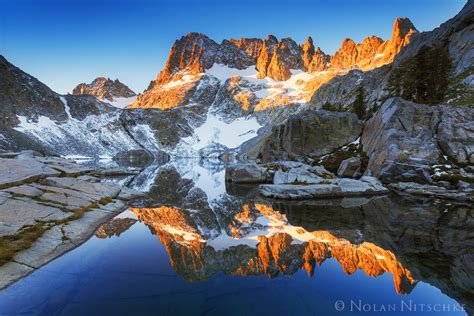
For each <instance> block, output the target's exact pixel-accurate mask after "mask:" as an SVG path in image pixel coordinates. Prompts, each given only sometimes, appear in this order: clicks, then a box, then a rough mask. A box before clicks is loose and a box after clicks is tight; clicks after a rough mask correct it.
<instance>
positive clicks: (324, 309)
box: [0, 161, 474, 315]
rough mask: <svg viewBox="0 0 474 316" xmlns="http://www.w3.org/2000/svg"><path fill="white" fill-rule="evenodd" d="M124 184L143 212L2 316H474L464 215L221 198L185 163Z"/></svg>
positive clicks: (6, 302)
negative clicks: (472, 314) (141, 196)
mask: <svg viewBox="0 0 474 316" xmlns="http://www.w3.org/2000/svg"><path fill="white" fill-rule="evenodd" d="M131 183H132V185H133V186H134V187H136V188H142V189H146V190H149V194H148V196H147V198H146V199H145V201H143V202H142V203H141V204H140V205H137V207H133V208H131V209H130V210H128V211H126V212H124V213H123V214H121V215H120V216H118V217H117V218H115V219H114V220H112V221H110V222H109V223H107V224H105V225H103V226H101V227H100V228H99V230H98V231H97V233H96V236H94V237H92V238H91V239H90V240H89V241H88V242H86V243H85V244H83V245H82V246H80V247H78V248H77V249H75V250H73V251H71V252H70V253H68V254H66V255H64V256H62V257H60V258H58V259H57V260H55V261H53V262H51V263H50V264H48V265H46V266H45V267H43V268H41V269H39V270H38V271H36V272H35V273H33V274H32V275H30V276H28V277H26V278H25V279H23V280H20V281H19V282H17V283H16V284H14V285H12V286H11V287H9V288H7V289H6V290H4V291H3V292H2V293H1V295H0V315H8V314H41V315H82V314H88V315H110V314H113V315H142V314H144V315H199V314H210V315H221V314H228V315H254V314H261V315H288V314H295V315H314V314H319V315H332V314H334V315H345V314H347V315H358V314H367V312H374V313H377V314H380V313H383V311H384V309H387V310H388V309H390V314H391V315H406V314H414V315H419V314H439V315H446V314H458V315H465V314H466V312H462V311H459V309H460V304H464V305H465V308H466V310H468V311H472V310H473V302H474V299H473V291H472V289H473V287H472V284H473V280H472V274H473V273H472V272H473V264H472V263H473V260H472V259H473V258H474V256H473V253H472V249H473V248H472V246H473V240H474V239H473V229H472V228H473V221H472V211H473V210H472V208H470V207H469V206H463V205H445V204H433V203H428V202H425V201H419V200H411V199H408V198H401V197H397V196H386V197H376V198H371V199H368V198H351V199H342V200H319V201H311V202H304V203H303V202H299V203H296V202H293V203H288V202H281V201H271V200H265V199H262V198H260V197H258V196H256V195H255V187H253V186H237V187H236V186H232V187H227V188H226V187H225V184H224V179H223V168H222V167H220V166H217V165H212V166H209V165H206V166H203V165H199V164H196V163H195V162H189V161H182V162H175V163H172V164H168V165H166V166H150V167H148V168H147V169H146V170H145V172H143V173H142V174H141V175H139V176H137V177H136V178H135V179H133V181H131ZM443 293H444V294H443ZM456 300H457V301H456ZM338 301H342V302H344V303H345V305H344V310H343V311H342V312H340V311H338V310H337V308H339V309H341V305H340V303H339V302H338ZM422 304H425V305H422ZM428 306H431V308H432V309H437V310H439V309H440V308H442V310H441V311H439V312H437V313H436V312H433V310H432V311H431V312H426V311H427V310H428ZM422 309H423V310H424V311H425V313H423V312H422ZM456 310H458V311H456Z"/></svg>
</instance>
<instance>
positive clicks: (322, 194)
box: [259, 177, 389, 200]
mask: <svg viewBox="0 0 474 316" xmlns="http://www.w3.org/2000/svg"><path fill="white" fill-rule="evenodd" d="M312 182H315V183H314V184H262V185H260V187H259V192H260V194H261V195H263V196H265V197H269V198H274V199H286V200H311V199H319V198H341V197H347V196H370V195H379V194H387V193H388V192H389V191H388V189H387V188H385V187H384V186H383V185H382V184H381V183H380V182H378V180H377V179H376V178H373V177H362V178H361V179H360V180H354V179H346V178H337V179H329V180H324V179H321V180H319V183H318V182H317V181H312ZM312 182H309V183H312Z"/></svg>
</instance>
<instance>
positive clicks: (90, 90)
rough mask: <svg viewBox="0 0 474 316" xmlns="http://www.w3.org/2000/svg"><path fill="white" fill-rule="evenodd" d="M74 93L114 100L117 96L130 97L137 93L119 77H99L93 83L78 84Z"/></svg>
mask: <svg viewBox="0 0 474 316" xmlns="http://www.w3.org/2000/svg"><path fill="white" fill-rule="evenodd" d="M72 94H73V95H82V94H87V95H91V96H94V97H96V98H98V99H100V100H106V101H114V99H116V98H130V97H133V96H135V95H136V93H135V92H133V91H132V90H130V88H129V87H127V86H126V85H125V84H123V83H121V82H120V81H119V80H118V79H115V80H111V79H110V78H105V77H98V78H95V79H94V81H92V82H91V83H81V84H78V85H77V86H76V87H75V88H74V89H73V90H72Z"/></svg>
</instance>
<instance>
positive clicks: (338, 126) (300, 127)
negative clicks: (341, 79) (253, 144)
mask: <svg viewBox="0 0 474 316" xmlns="http://www.w3.org/2000/svg"><path fill="white" fill-rule="evenodd" d="M361 128H362V123H361V122H360V121H359V120H358V119H357V116H356V115H355V114H353V113H347V112H346V113H337V112H329V111H322V110H321V111H305V112H301V113H299V114H295V115H292V116H290V117H289V118H288V120H287V121H286V122H285V123H283V124H280V125H277V126H275V127H273V128H272V131H271V133H270V135H268V138H267V139H266V141H265V142H264V144H263V146H262V148H261V150H260V152H261V154H262V159H263V161H264V162H268V161H274V160H287V159H289V158H291V159H295V158H298V157H308V156H309V157H316V156H321V155H325V154H328V153H330V152H332V151H334V150H335V149H337V148H339V147H341V146H343V145H346V144H348V143H350V142H352V141H354V140H355V139H356V138H357V137H358V136H359V135H360V132H361Z"/></svg>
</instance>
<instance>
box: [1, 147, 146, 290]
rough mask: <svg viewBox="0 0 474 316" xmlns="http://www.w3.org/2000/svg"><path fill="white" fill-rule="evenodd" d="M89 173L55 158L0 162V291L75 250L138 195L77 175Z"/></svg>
mask: <svg viewBox="0 0 474 316" xmlns="http://www.w3.org/2000/svg"><path fill="white" fill-rule="evenodd" d="M18 157H19V156H18ZM58 169H60V171H57V170H58ZM93 172H94V170H89V169H87V168H84V167H83V166H80V165H76V164H75V163H73V162H71V161H68V160H65V159H61V158H44V157H28V158H24V159H23V158H22V159H13V158H11V159H2V158H0V173H1V174H2V175H5V178H2V180H3V182H2V183H3V186H4V189H3V190H0V288H4V287H6V286H8V285H9V284H11V283H13V282H15V281H16V280H18V279H19V278H21V277H23V276H25V275H26V274H28V273H31V272H33V271H35V269H37V268H39V267H41V266H42V265H44V264H46V263H48V262H49V261H51V260H53V259H54V258H56V257H58V256H60V255H61V254H63V253H65V252H66V251H68V250H71V249H72V248H75V247H76V246H78V245H79V244H81V243H82V242H84V241H85V240H87V239H88V238H89V237H90V236H91V235H92V234H93V233H94V232H95V230H96V229H97V227H98V226H99V225H100V224H102V223H103V222H105V221H107V220H109V219H110V218H112V217H114V216H115V215H116V214H118V213H119V212H121V211H122V210H124V209H125V208H126V204H125V201H128V200H131V199H133V198H135V197H137V196H139V195H140V193H139V192H136V191H134V190H131V189H128V188H121V187H119V186H118V185H115V184H111V183H101V182H100V179H99V178H96V177H93V176H91V175H90V174H88V175H83V174H87V173H93ZM60 174H61V175H63V177H57V176H58V175H60ZM64 175H76V176H78V177H77V178H76V177H72V176H68V177H64ZM79 175H81V176H79ZM32 236H34V237H32ZM30 241H31V244H30V243H29V242H30Z"/></svg>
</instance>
